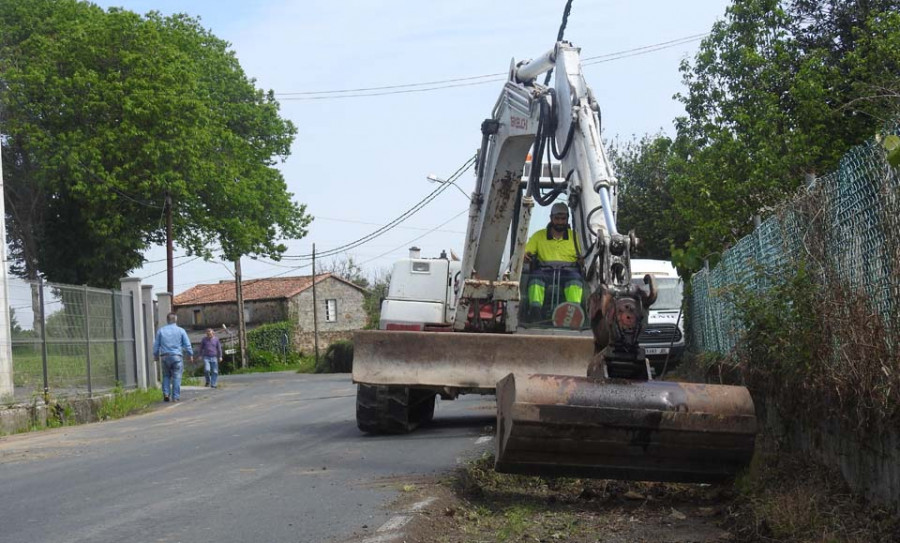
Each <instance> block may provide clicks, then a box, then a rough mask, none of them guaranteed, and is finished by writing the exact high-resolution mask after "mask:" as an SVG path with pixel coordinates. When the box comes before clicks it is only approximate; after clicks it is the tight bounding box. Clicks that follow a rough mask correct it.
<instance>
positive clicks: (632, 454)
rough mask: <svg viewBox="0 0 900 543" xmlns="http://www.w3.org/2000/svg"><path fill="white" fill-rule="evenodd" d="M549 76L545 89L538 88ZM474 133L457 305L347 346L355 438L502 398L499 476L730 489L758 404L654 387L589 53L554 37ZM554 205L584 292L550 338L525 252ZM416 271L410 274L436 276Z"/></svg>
mask: <svg viewBox="0 0 900 543" xmlns="http://www.w3.org/2000/svg"><path fill="white" fill-rule="evenodd" d="M550 71H552V72H554V74H555V75H554V78H553V80H554V81H553V85H552V86H550V85H545V84H541V83H540V82H538V78H539V77H540V76H541V75H543V74H546V73H547V72H550ZM548 79H549V78H548ZM481 133H482V138H481V146H480V148H479V150H478V153H477V155H476V156H477V161H476V172H475V177H476V181H475V188H474V191H473V192H472V195H471V204H470V208H469V216H468V226H467V232H466V238H465V245H464V250H463V254H462V258H461V262H457V263H455V264H456V266H455V268H454V267H452V266H447V267H446V269H447V270H448V272H447V273H444V274H443V275H442V276H441V277H442V278H441V279H439V280H438V281H437V282H436V285H437V286H438V287H439V288H445V289H448V292H449V293H450V294H449V295H448V299H449V298H452V300H451V302H450V303H446V304H444V305H443V306H442V307H445V308H446V311H442V312H440V314H442V315H443V316H442V317H434V318H431V322H422V323H419V324H412V325H410V324H407V325H395V328H394V329H390V326H389V327H388V329H381V330H372V331H361V332H358V333H356V334H355V336H354V361H353V380H354V382H355V383H357V385H358V388H357V402H356V418H357V425H358V427H359V428H360V429H361V430H362V431H364V432H368V433H405V432H410V431H412V430H414V429H415V428H416V427H418V426H419V425H421V424H424V423H427V422H429V421H430V420H431V419H432V418H433V416H434V405H435V398H436V397H437V396H440V397H441V398H443V399H455V398H456V397H458V396H459V395H461V394H470V393H474V394H495V395H496V403H497V424H496V432H497V434H496V439H495V444H496V445H495V446H496V454H495V469H496V470H497V471H500V472H508V473H524V474H535V475H549V476H577V477H594V478H604V479H623V480H645V481H675V482H695V483H697V482H700V483H702V482H715V481H724V480H730V479H732V478H733V477H734V476H735V475H736V474H737V473H739V472H740V470H742V469H743V468H745V467H746V466H747V465H748V464H749V462H750V460H751V458H752V455H753V449H754V445H755V435H756V416H755V411H754V405H753V401H752V399H751V397H750V394H749V392H748V391H747V389H746V388H743V387H738V386H723V385H707V384H693V383H677V382H667V381H659V380H654V378H653V377H654V375H653V371H652V369H651V367H650V364H649V363H648V361H647V358H646V356H645V353H644V350H643V348H642V347H641V343H640V337H641V332H642V329H643V326H644V324H645V322H646V318H647V313H648V308H649V307H650V306H651V305H652V304H653V302H654V301H655V298H656V292H655V286H654V280H653V278H652V276H650V275H647V276H645V277H644V278H643V280H642V281H641V280H637V281H632V277H631V252H632V251H633V250H634V248H635V247H636V246H637V243H638V242H639V240H638V238H636V237H635V235H634V233H633V232H631V233H627V234H626V233H622V232H620V230H619V229H618V227H617V225H616V215H617V194H618V190H619V183H618V179H617V178H616V176H615V173H614V171H613V168H612V164H611V162H610V160H609V158H608V156H607V153H606V150H605V148H604V146H603V143H602V140H601V116H600V107H599V105H598V103H597V101H596V99H595V97H594V94H593V92H592V91H591V89H590V87H589V86H588V85H587V82H586V80H585V78H584V75H583V73H582V69H581V59H580V49H579V48H577V47H575V46H573V45H572V44H571V43H569V42H565V41H560V42H558V43H556V44H555V45H554V47H553V48H552V49H551V50H550V51H548V52H547V53H545V54H543V55H542V56H540V57H538V58H535V59H532V60H528V61H524V62H518V63H517V62H516V61H515V59H513V61H512V62H511V64H510V69H509V75H508V79H507V81H506V83H505V85H504V86H503V90H502V91H501V93H500V96H499V98H498V100H497V102H496V104H495V106H494V108H493V111H492V115H491V117H490V118H489V119H486V120H485V121H484V122H483V123H482V125H481ZM545 156H546V163H545V162H544V160H545ZM529 157H530V161H529V162H528V164H527V165H528V167H527V168H526V159H528V158H529ZM554 159H555V160H556V162H554V161H553V160H554ZM551 166H553V167H551ZM554 169H557V170H558V178H557V177H554V175H553V171H554ZM526 170H528V171H527V175H526ZM545 174H548V175H549V180H548V179H547V177H548V175H545ZM557 198H559V199H560V200H562V199H563V198H564V199H565V200H566V201H567V205H568V208H569V210H570V216H571V217H572V231H573V232H574V236H575V238H576V239H575V241H576V243H577V247H578V251H579V258H578V261H577V263H576V266H577V267H578V272H579V273H580V275H581V277H582V278H583V284H584V286H585V287H586V288H585V291H586V294H585V296H584V297H583V298H584V299H583V303H581V304H578V303H571V302H566V301H563V302H561V303H559V304H558V305H557V306H556V307H555V308H554V309H553V310H552V312H551V315H550V325H549V326H547V325H546V319H544V320H542V321H541V322H540V323H535V322H529V319H528V318H526V316H525V315H526V313H525V312H524V311H523V309H524V306H523V304H522V301H523V298H526V297H527V290H526V289H525V288H524V287H525V284H524V283H523V281H526V280H527V279H526V278H527V276H528V272H527V271H525V270H524V263H525V260H526V259H525V246H526V241H527V239H526V238H527V234H528V229H529V223H530V219H531V214H532V210H533V208H534V205H535V204H536V203H537V204H538V205H541V206H549V205H551V204H552V203H553V202H554V200H556V199H557ZM410 262H411V264H410V265H411V266H412V268H411V270H412V273H413V274H415V273H416V265H418V266H419V268H418V269H419V273H424V271H423V270H427V269H428V268H427V266H425V264H429V265H430V263H429V262H428V261H424V264H423V262H422V261H416V260H415V259H411V260H410ZM417 262H418V264H417ZM434 264H435V266H437V265H438V264H439V263H438V262H437V261H435V262H434ZM442 269H443V268H442ZM450 270H456V271H455V272H453V273H449V271H450ZM442 273H443V272H442ZM397 275H398V274H397V273H396V272H395V274H394V277H393V278H392V282H394V281H398V280H400V279H399V277H398V276H397ZM638 279H640V278H638ZM556 287H557V288H558V285H556ZM552 288H553V287H552V285H551V289H552ZM391 289H392V290H393V289H394V285H393V284H392V287H391ZM414 297H415V296H413V298H414ZM395 302H396V300H395ZM385 303H386V304H387V303H388V301H386V302H385ZM411 303H413V304H415V303H418V302H417V301H416V300H412V302H411ZM395 305H396V304H395ZM382 318H383V320H384V314H383V315H382Z"/></svg>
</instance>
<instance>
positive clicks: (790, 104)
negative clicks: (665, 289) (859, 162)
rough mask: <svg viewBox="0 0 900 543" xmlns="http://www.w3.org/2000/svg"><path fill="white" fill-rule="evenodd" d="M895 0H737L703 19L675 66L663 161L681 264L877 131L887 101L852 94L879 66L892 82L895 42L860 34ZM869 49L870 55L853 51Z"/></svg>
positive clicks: (876, 76)
mask: <svg viewBox="0 0 900 543" xmlns="http://www.w3.org/2000/svg"><path fill="white" fill-rule="evenodd" d="M898 4H900V3H898V1H897V0H893V1H889V0H882V1H862V0H860V1H855V2H838V1H837V0H834V1H826V0H819V1H814V0H803V1H795V2H792V3H788V4H787V5H785V3H782V2H779V1H778V0H735V2H734V4H733V5H732V6H731V7H729V8H728V10H727V11H726V16H725V19H724V20H722V21H719V22H717V23H716V24H715V25H714V26H713V28H712V31H711V33H710V35H709V37H707V38H706V39H704V41H703V43H702V45H701V47H700V51H699V53H698V54H697V56H696V58H695V59H694V61H693V64H691V63H688V62H685V63H683V65H682V68H681V70H682V73H683V75H684V83H685V85H686V87H687V90H686V93H685V94H683V95H679V98H680V100H681V101H682V102H683V103H684V105H685V110H686V113H687V116H686V117H683V118H680V119H678V120H677V121H676V128H677V137H676V140H675V142H674V145H673V157H672V160H671V161H670V163H669V177H670V181H671V191H672V195H673V197H674V201H675V209H676V212H677V213H678V215H679V216H680V217H681V218H682V219H683V220H684V221H686V222H687V224H688V226H689V230H690V236H689V238H688V239H687V240H686V241H685V242H684V244H683V245H682V246H681V247H679V248H678V249H677V250H676V251H675V252H674V253H673V258H674V259H675V260H676V263H677V264H679V266H680V267H686V268H692V269H696V267H698V266H699V265H700V263H701V262H702V259H703V257H704V256H706V255H708V254H710V253H714V252H718V251H721V250H723V247H724V246H726V245H727V244H728V243H731V242H733V241H736V240H737V239H739V238H740V237H742V236H743V235H745V234H746V233H748V232H749V230H750V229H751V228H752V222H751V217H752V216H753V215H754V214H761V213H764V212H765V211H766V210H768V209H771V208H772V207H773V206H774V204H775V203H776V202H778V201H781V200H783V199H784V198H785V197H787V196H789V195H790V194H791V193H792V192H793V191H794V190H795V189H796V188H797V187H798V186H800V184H801V183H802V182H803V180H804V177H805V175H806V174H818V173H825V172H828V171H831V170H832V169H834V168H835V167H836V166H837V164H838V161H839V159H840V157H841V156H842V155H843V154H844V153H845V152H846V151H847V149H849V148H850V147H852V146H853V145H857V144H859V143H861V142H862V141H864V140H865V139H867V138H869V137H871V136H872V135H873V134H874V133H875V132H877V131H878V129H879V128H880V124H881V123H883V121H884V118H886V117H888V116H889V111H890V109H891V105H890V104H886V103H885V102H884V101H882V102H880V103H878V104H875V103H873V102H867V103H865V104H864V102H863V101H861V100H860V98H862V97H863V96H864V94H863V88H864V86H866V85H867V84H868V83H871V82H876V81H877V82H879V84H881V85H883V84H884V79H885V77H886V76H885V72H884V70H885V69H888V70H889V71H888V72H887V73H889V74H892V75H890V76H887V77H888V78H890V79H893V80H894V81H896V79H897V75H896V74H897V73H898V71H897V69H896V67H897V61H898V59H900V50H898V49H896V48H894V49H892V50H891V49H885V48H878V47H874V46H872V45H871V44H870V43H869V40H870V38H868V37H869V36H873V35H877V33H876V32H873V30H877V29H881V31H882V32H883V33H885V34H890V33H891V32H890V29H891V26H890V24H889V22H888V21H893V20H895V16H894V13H895V12H896V11H897V9H898V7H900V5H898ZM810 17H812V18H810ZM893 29H894V33H896V25H894V26H893ZM870 51H871V52H870ZM874 51H878V54H879V55H881V56H880V57H879V58H878V60H877V62H873V63H872V64H869V63H866V62H864V61H861V59H860V58H858V57H859V56H860V55H861V56H863V57H864V58H865V59H872V58H873V57H875V56H877V55H876V54H875V53H874ZM891 67H893V69H892V70H891V69H890V68H891ZM870 90H871V89H870ZM893 111H894V112H895V113H896V111H897V104H896V102H894V104H893Z"/></svg>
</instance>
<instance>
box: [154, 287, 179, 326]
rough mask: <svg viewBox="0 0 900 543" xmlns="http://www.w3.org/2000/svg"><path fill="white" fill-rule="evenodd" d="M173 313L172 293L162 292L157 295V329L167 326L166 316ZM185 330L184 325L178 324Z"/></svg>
mask: <svg viewBox="0 0 900 543" xmlns="http://www.w3.org/2000/svg"><path fill="white" fill-rule="evenodd" d="M171 312H172V293H171V292H160V293H159V294H157V295H156V319H157V321H156V327H157V328H159V327H160V326H165V325H166V315H168V314H169V313H171ZM178 326H181V327H182V328H184V323H178Z"/></svg>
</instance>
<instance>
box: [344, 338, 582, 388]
mask: <svg viewBox="0 0 900 543" xmlns="http://www.w3.org/2000/svg"><path fill="white" fill-rule="evenodd" d="M593 353H594V341H593V339H592V338H591V337H587V336H579V337H573V336H532V335H525V334H512V335H511V334H467V333H457V332H395V331H390V330H364V331H359V332H356V333H355V334H354V335H353V381H354V382H356V383H361V384H367V385H387V386H390V385H404V386H409V387H437V388H443V387H455V388H460V389H466V390H482V391H484V392H493V390H494V388H495V387H496V386H497V381H499V380H500V379H503V378H504V377H506V376H507V375H509V374H510V373H515V374H516V375H519V376H522V377H524V376H526V375H528V374H532V373H541V372H543V373H553V374H557V375H585V374H586V372H587V366H588V363H589V362H590V360H591V356H592V355H593Z"/></svg>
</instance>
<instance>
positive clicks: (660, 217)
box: [609, 135, 687, 260]
mask: <svg viewBox="0 0 900 543" xmlns="http://www.w3.org/2000/svg"><path fill="white" fill-rule="evenodd" d="M671 149H672V140H671V139H669V138H667V137H665V136H663V135H657V136H644V137H643V138H641V139H640V140H634V141H626V142H619V141H616V142H614V143H613V144H612V145H610V148H609V154H610V158H611V159H612V162H613V166H614V167H615V170H616V175H617V176H618V178H619V205H618V209H619V213H618V217H617V219H616V222H617V223H618V225H619V226H620V227H621V228H622V229H627V230H633V231H634V232H635V234H636V235H637V237H638V238H639V239H640V240H641V241H640V243H639V244H638V246H637V249H636V250H635V251H634V252H633V253H632V255H631V256H632V257H634V258H655V259H661V260H669V258H670V257H671V254H670V250H671V247H672V246H673V245H680V244H681V243H683V242H684V241H685V239H686V236H687V234H686V232H685V231H684V230H683V229H680V228H679V226H680V224H681V223H680V221H679V220H678V218H677V216H676V214H675V209H674V200H673V198H672V195H671V193H670V191H669V184H668V163H669V158H670V155H671Z"/></svg>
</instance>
